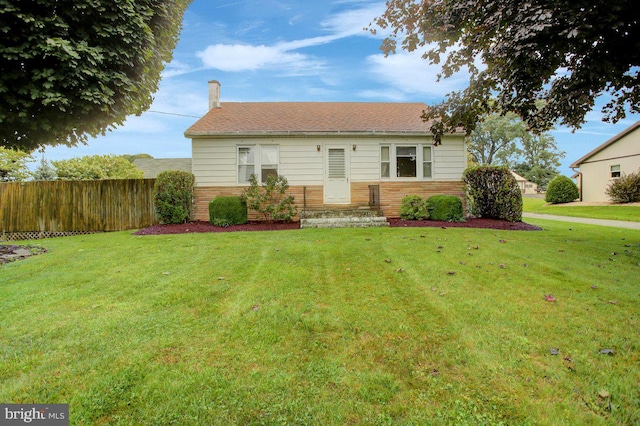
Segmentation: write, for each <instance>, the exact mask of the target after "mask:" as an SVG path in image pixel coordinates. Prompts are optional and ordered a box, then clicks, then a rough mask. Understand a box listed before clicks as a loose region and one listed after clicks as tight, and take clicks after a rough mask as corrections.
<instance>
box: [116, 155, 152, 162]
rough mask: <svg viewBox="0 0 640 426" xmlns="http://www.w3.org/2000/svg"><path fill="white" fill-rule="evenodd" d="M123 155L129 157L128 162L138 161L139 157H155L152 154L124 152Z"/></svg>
mask: <svg viewBox="0 0 640 426" xmlns="http://www.w3.org/2000/svg"><path fill="white" fill-rule="evenodd" d="M121 157H124V158H126V159H127V161H128V162H130V163H133V162H134V161H136V160H137V159H138V158H153V157H152V156H151V155H149V154H123V155H121Z"/></svg>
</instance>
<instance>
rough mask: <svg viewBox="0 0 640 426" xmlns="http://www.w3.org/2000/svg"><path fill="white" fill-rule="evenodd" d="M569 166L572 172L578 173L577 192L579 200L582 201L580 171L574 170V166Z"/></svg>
mask: <svg viewBox="0 0 640 426" xmlns="http://www.w3.org/2000/svg"><path fill="white" fill-rule="evenodd" d="M570 168H571V170H573V172H574V173H575V174H577V175H578V182H579V183H578V194H579V195H580V196H579V198H578V199H579V200H580V202H582V172H581V171H580V170H576V169H575V168H574V167H570Z"/></svg>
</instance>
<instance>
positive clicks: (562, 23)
mask: <svg viewBox="0 0 640 426" xmlns="http://www.w3.org/2000/svg"><path fill="white" fill-rule="evenodd" d="M375 24H377V26H378V27H381V28H388V29H390V30H391V35H390V36H389V37H387V38H386V39H385V40H384V42H383V44H382V49H383V51H384V52H385V53H387V54H389V53H393V52H395V51H396V49H397V48H398V44H399V46H400V47H401V48H402V49H405V50H407V51H415V50H418V51H422V52H423V53H424V55H423V57H424V58H425V59H427V60H429V61H430V62H431V63H440V62H441V61H442V60H443V59H444V62H443V63H442V73H441V74H440V76H439V77H445V78H446V77H449V76H451V75H452V74H455V73H458V72H459V71H460V70H461V69H463V68H465V67H466V68H468V69H469V71H470V82H469V86H468V87H467V88H466V89H464V90H462V91H458V92H452V93H450V94H449V95H448V96H447V98H446V99H445V101H443V102H442V103H440V104H438V105H435V106H434V107H433V108H430V109H429V110H428V111H426V112H425V119H432V118H441V120H436V122H435V123H434V125H433V126H432V131H433V132H434V135H435V143H436V144H438V143H439V142H440V140H441V136H442V134H443V133H444V132H450V131H453V130H454V129H455V128H456V127H458V126H460V125H462V126H463V127H464V128H466V130H467V131H468V132H471V131H472V130H473V129H474V127H475V125H476V123H477V122H478V121H479V120H480V118H481V117H482V116H483V115H486V114H487V113H490V112H500V113H504V112H508V111H511V112H515V113H516V114H518V115H519V116H520V117H522V119H523V120H524V121H525V122H526V123H527V125H528V126H529V128H530V129H531V130H533V131H535V132H537V133H540V132H543V131H545V130H548V129H550V128H551V127H552V126H553V124H554V123H557V122H559V123H560V124H563V125H567V126H569V127H573V128H579V127H580V126H581V124H582V123H584V121H585V114H586V113H587V112H589V111H590V110H591V109H592V108H593V106H594V103H595V99H596V98H597V97H598V96H600V95H601V94H603V93H607V94H609V95H610V96H611V101H610V102H609V103H607V104H606V105H605V107H604V108H603V112H604V114H605V115H604V119H605V120H606V121H611V122H614V123H615V122H616V121H618V120H620V119H622V118H624V117H625V114H626V110H627V109H629V110H631V111H633V112H640V71H639V69H638V66H639V65H640V7H638V1H637V0H606V1H605V0H573V1H567V0H562V1H561V0H544V1H543V0H525V1H516V0H487V1H478V0H475V1H474V0H451V1H442V0H388V1H387V10H386V11H385V13H384V14H383V15H382V16H380V17H379V18H377V19H376V21H375ZM479 60H481V61H482V63H483V64H482V65H476V64H478V63H479ZM496 96H497V102H495V103H494V102H491V101H490V100H491V99H492V98H493V97H496ZM538 100H544V101H545V102H544V104H542V106H540V105H541V104H540V103H537V102H536V101H538Z"/></svg>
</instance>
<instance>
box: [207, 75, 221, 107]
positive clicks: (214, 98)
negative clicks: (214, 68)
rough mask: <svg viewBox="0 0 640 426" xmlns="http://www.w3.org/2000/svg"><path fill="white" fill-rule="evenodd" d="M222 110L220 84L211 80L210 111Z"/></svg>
mask: <svg viewBox="0 0 640 426" xmlns="http://www.w3.org/2000/svg"><path fill="white" fill-rule="evenodd" d="M213 108H220V82H219V81H217V80H211V81H210V82H209V109H213Z"/></svg>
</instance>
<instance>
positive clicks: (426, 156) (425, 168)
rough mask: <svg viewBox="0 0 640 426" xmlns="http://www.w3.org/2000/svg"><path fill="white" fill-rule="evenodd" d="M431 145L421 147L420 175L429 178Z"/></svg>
mask: <svg viewBox="0 0 640 426" xmlns="http://www.w3.org/2000/svg"><path fill="white" fill-rule="evenodd" d="M431 151H432V150H431V146H423V147H422V177H424V178H430V177H432V176H431Z"/></svg>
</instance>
